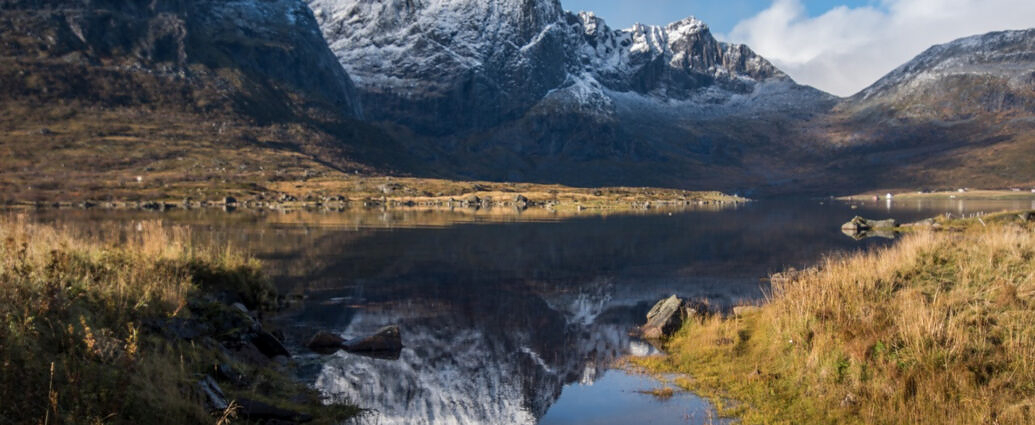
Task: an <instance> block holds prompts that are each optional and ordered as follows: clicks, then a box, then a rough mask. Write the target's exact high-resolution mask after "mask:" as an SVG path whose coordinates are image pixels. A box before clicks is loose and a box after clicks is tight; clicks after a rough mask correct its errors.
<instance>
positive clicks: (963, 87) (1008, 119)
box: [809, 29, 1035, 189]
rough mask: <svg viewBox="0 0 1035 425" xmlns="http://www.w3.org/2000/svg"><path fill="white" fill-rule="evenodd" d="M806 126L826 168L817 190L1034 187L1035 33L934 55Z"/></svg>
mask: <svg viewBox="0 0 1035 425" xmlns="http://www.w3.org/2000/svg"><path fill="white" fill-rule="evenodd" d="M810 125H811V127H809V130H810V131H811V132H812V133H811V135H812V136H814V137H816V138H817V139H818V142H817V143H819V145H820V146H822V148H823V149H829V150H830V153H831V156H832V158H833V159H832V162H831V164H832V165H830V166H829V167H827V168H826V169H824V170H822V171H821V172H820V173H819V174H821V175H822V176H823V179H824V180H825V181H824V182H818V181H817V182H815V183H814V184H816V185H820V184H825V185H829V184H830V180H829V178H830V177H831V176H833V177H834V178H836V179H837V180H836V181H837V183H836V184H835V187H838V186H841V187H845V188H849V189H860V188H865V189H873V188H882V187H884V188H890V187H1007V186H1012V185H1031V184H1035V29H1032V30H1024V31H1004V32H994V33H989V34H984V35H979V36H973V37H967V38H962V39H959V40H956V41H953V42H951V43H947V44H943V45H938V46H934V47H932V48H930V49H928V50H927V51H925V52H924V53H922V54H920V55H919V56H917V57H916V58H914V59H913V60H911V61H910V62H908V63H906V64H905V65H902V66H901V67H899V68H898V69H896V70H894V71H893V72H891V73H890V74H888V75H887V76H885V77H884V78H882V79H881V80H879V81H877V82H876V83H875V84H873V85H872V86H870V87H868V88H866V89H865V90H863V91H861V92H860V93H858V94H856V95H855V96H852V97H851V98H848V99H845V100H843V101H842V102H841V103H840V104H839V105H838V106H837V107H835V108H834V109H833V110H832V112H831V114H830V115H829V116H826V117H823V118H822V119H820V120H816V121H814V122H812V123H810ZM907 185H909V186H907Z"/></svg>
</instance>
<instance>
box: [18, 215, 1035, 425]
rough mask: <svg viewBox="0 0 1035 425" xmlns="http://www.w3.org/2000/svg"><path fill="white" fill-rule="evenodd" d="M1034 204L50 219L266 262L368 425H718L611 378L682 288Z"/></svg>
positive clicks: (299, 342) (726, 299)
mask: <svg viewBox="0 0 1035 425" xmlns="http://www.w3.org/2000/svg"><path fill="white" fill-rule="evenodd" d="M1028 208H1035V205H1033V202H1031V201H1002V202H992V201H981V202H979V201H924V202H895V203H891V204H890V205H889V204H887V203H885V202H884V201H881V202H869V203H866V204H861V205H857V207H856V209H853V208H852V207H850V206H849V205H848V204H846V203H840V202H833V201H825V202H820V201H794V202H791V201H784V202H776V201H761V202H754V203H750V204H746V205H739V206H735V207H730V208H727V209H725V210H708V211H687V212H679V213H673V214H671V215H669V214H667V213H663V214H660V215H629V216H611V217H567V218H559V217H550V216H549V215H543V214H536V215H531V214H530V215H529V216H527V217H522V216H513V215H501V214H484V213H482V214H469V213H448V212H434V213H430V212H415V211H394V212H377V211H373V212H372V211H366V212H344V213H340V212H333V213H317V212H312V213H305V212H298V213H291V214H280V213H264V214H255V213H247V212H238V213H223V212H216V211H172V212H168V213H161V214H160V213H146V212H125V211H123V212H111V211H96V210H90V211H42V212H36V213H32V214H34V215H36V216H37V217H38V219H40V220H41V221H58V222H65V223H70V224H72V225H76V226H81V227H83V228H102V227H103V226H98V224H99V223H123V222H133V221H138V220H154V219H160V220H162V221H163V223H167V224H179V225H188V226H190V227H191V228H192V233H193V234H194V235H195V237H196V238H198V239H199V240H200V241H201V242H202V243H216V244H225V243H230V244H233V245H235V246H238V247H243V248H245V249H247V250H248V251H249V252H250V253H252V254H253V255H255V256H257V257H259V258H260V259H262V260H263V262H264V265H265V267H266V268H267V269H268V271H269V272H270V274H271V275H272V276H273V277H274V279H275V282H276V283H277V285H278V286H279V287H280V289H281V290H282V291H283V292H285V293H289V294H295V295H297V296H299V297H304V300H303V301H301V303H300V304H299V305H298V306H296V307H295V308H292V309H291V310H290V311H288V312H285V313H284V314H282V315H281V316H279V317H278V318H276V320H275V321H276V323H277V324H278V325H279V326H280V327H282V328H283V329H284V330H285V335H286V343H287V344H288V346H289V347H290V348H291V349H292V350H293V351H294V352H295V353H296V359H297V362H298V363H299V365H300V367H299V370H300V375H301V377H302V378H303V379H305V380H307V381H308V382H310V383H312V384H313V385H314V386H316V387H317V388H319V389H320V390H321V391H323V392H324V393H325V394H326V395H327V397H328V398H329V399H332V400H347V401H351V402H354V403H357V404H359V405H361V406H364V407H367V408H370V409H372V410H373V411H372V413H371V414H370V415H368V416H367V417H365V418H364V419H363V420H362V421H361V422H363V423H370V424H628V423H638V424H709V423H723V421H719V420H717V419H715V417H714V412H712V411H711V410H710V407H709V406H708V404H707V403H706V402H704V401H702V400H700V399H699V398H697V397H695V396H693V395H692V394H687V393H676V394H675V395H674V396H673V397H671V398H667V399H660V398H657V397H654V396H652V395H649V394H645V393H644V392H645V391H649V390H652V389H655V388H660V387H663V386H664V384H662V383H659V382H656V381H654V380H652V379H650V378H647V377H644V376H639V375H636V374H630V373H628V372H625V371H622V370H618V369H615V367H614V365H615V361H616V360H618V359H620V358H622V357H624V356H628V355H649V354H653V353H655V352H656V351H655V349H654V348H653V347H652V346H651V345H649V344H647V343H645V342H643V341H639V340H637V339H636V338H634V337H631V336H630V332H629V331H630V329H632V328H634V327H635V326H637V325H639V324H641V323H642V322H643V320H644V315H645V314H646V312H647V310H648V309H649V308H650V307H651V305H652V304H653V303H654V302H655V301H657V300H658V299H660V298H663V297H666V296H668V295H672V294H678V295H680V296H682V297H690V298H702V299H707V300H709V302H710V303H711V304H712V305H714V306H716V307H717V308H728V307H730V306H732V305H734V304H736V303H739V302H750V301H753V300H757V299H759V298H760V297H762V296H763V293H764V291H765V289H766V282H765V280H764V278H765V277H766V276H767V275H768V274H770V273H772V272H776V271H780V270H782V269H785V268H787V267H797V268H801V267H807V266H809V265H811V264H814V263H815V262H816V261H818V260H819V259H820V258H822V257H823V256H824V255H829V254H832V253H834V252H844V251H852V250H859V249H869V248H872V247H875V246H881V245H887V244H889V243H893V242H892V241H889V240H885V239H868V240H863V241H855V240H853V239H851V238H848V237H846V236H844V235H842V234H841V233H840V231H839V229H840V225H841V224H842V223H844V222H845V221H848V220H849V219H851V218H852V217H853V216H854V215H862V216H865V217H868V218H886V217H893V218H896V219H898V220H900V221H912V220H918V219H921V218H926V217H930V216H933V215H938V214H943V213H946V212H950V213H953V214H956V215H960V214H973V213H976V212H981V211H987V212H991V211H1000V210H1004V209H1028ZM388 324H397V325H399V326H400V327H401V330H402V337H403V343H404V344H405V346H406V348H405V349H404V350H403V352H402V354H401V357H400V358H399V359H396V360H384V359H374V358H367V357H362V356H357V355H353V354H347V353H338V354H336V355H331V356H320V355H315V354H311V353H308V352H307V351H306V350H305V348H304V347H303V345H304V342H305V340H306V339H307V338H308V337H309V336H310V335H312V334H313V333H314V332H315V331H317V330H327V331H331V332H336V333H339V334H341V335H342V336H344V337H347V338H348V337H355V336H361V335H364V334H367V333H370V332H372V331H374V330H376V329H378V328H379V327H381V326H384V325H388Z"/></svg>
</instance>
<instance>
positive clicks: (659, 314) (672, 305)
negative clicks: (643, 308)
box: [640, 295, 707, 339]
mask: <svg viewBox="0 0 1035 425" xmlns="http://www.w3.org/2000/svg"><path fill="white" fill-rule="evenodd" d="M706 310H707V308H706V306H704V305H703V304H690V303H687V302H686V301H684V300H682V299H680V298H679V297H677V296H675V295H673V296H671V297H668V298H666V299H664V300H661V301H658V303H657V304H654V307H652V308H651V309H650V311H649V312H647V323H646V324H644V325H643V326H642V327H641V328H640V330H641V332H642V335H643V337H644V338H647V339H662V338H667V337H670V336H672V334H674V333H675V332H676V331H678V330H679V328H681V327H682V326H683V322H684V321H685V320H686V319H687V318H689V317H694V316H698V315H703V314H704V312H705V311H706Z"/></svg>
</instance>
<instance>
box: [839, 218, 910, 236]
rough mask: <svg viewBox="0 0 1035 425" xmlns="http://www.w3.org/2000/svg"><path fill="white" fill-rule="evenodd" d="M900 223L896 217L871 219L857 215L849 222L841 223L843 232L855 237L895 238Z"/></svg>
mask: <svg viewBox="0 0 1035 425" xmlns="http://www.w3.org/2000/svg"><path fill="white" fill-rule="evenodd" d="M897 228H898V223H897V222H896V221H895V219H887V220H870V219H867V218H862V217H859V216H855V217H854V218H852V219H851V220H850V221H848V222H847V223H845V224H843V225H841V232H842V233H844V234H845V235H847V236H849V237H852V238H854V239H865V238H872V237H879V238H886V239H894V238H895V236H897V234H896V231H897V230H896V229H897Z"/></svg>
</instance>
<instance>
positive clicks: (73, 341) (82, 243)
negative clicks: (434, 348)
mask: <svg viewBox="0 0 1035 425" xmlns="http://www.w3.org/2000/svg"><path fill="white" fill-rule="evenodd" d="M112 241H118V242H117V243H114V242H112ZM229 300H236V301H239V302H241V303H243V304H245V305H247V306H248V307H249V308H251V309H254V310H257V311H261V310H263V309H268V308H270V307H272V306H274V305H275V304H276V296H275V294H274V292H273V289H272V286H271V285H270V283H269V282H268V281H267V280H266V278H265V277H264V276H263V274H262V272H261V271H260V269H259V266H258V264H257V263H256V262H255V261H254V260H252V259H249V258H246V257H243V256H240V255H237V254H236V253H234V252H233V251H232V250H229V249H225V250H206V249H200V248H198V247H195V246H192V245H191V243H190V235H189V233H188V231H187V230H186V229H176V228H166V227H163V226H162V225H161V224H160V223H158V222H143V223H135V224H134V225H132V226H129V225H127V226H126V227H125V228H121V229H114V230H112V231H111V232H104V231H96V232H94V234H92V235H86V234H73V233H72V232H71V231H69V230H66V229H62V228H57V227H53V226H49V225H41V224H37V223H33V222H32V221H31V220H30V219H27V218H25V217H24V216H21V217H6V218H0V400H3V401H2V402H0V424H6V423H12V424H55V423H68V424H79V423H83V424H87V423H88V424H94V423H148V424H164V423H168V424H185V423H216V422H217V421H219V420H220V419H223V422H222V423H228V422H226V420H227V419H231V420H232V419H233V416H234V415H233V413H235V411H234V410H235V409H233V408H230V409H227V411H225V412H209V411H208V410H209V409H206V408H205V407H204V406H205V398H204V397H203V396H202V395H201V394H199V391H198V390H197V388H198V382H199V380H200V379H202V378H203V377H205V376H216V377H217V379H219V378H218V377H220V376H226V375H230V376H237V377H239V379H235V381H236V382H227V381H226V380H223V379H221V380H220V383H219V384H220V385H221V386H222V388H223V389H224V391H225V392H226V396H227V399H228V400H237V399H243V398H248V399H251V400H261V401H262V402H264V403H268V404H270V405H274V406H277V407H280V408H285V409H292V410H295V411H298V412H303V413H306V414H309V415H313V416H315V417H316V419H317V422H324V423H333V422H334V421H336V420H338V419H341V418H343V417H347V416H350V415H354V414H356V413H357V411H356V409H355V408H350V407H347V406H337V407H324V406H321V405H320V403H319V397H318V395H317V394H315V393H314V392H313V391H311V390H309V389H307V388H306V387H305V385H303V384H302V383H300V382H296V381H295V380H294V379H293V378H292V377H291V375H290V373H289V368H287V367H284V366H278V365H276V364H274V362H265V361H264V360H262V359H259V360H253V361H244V360H241V359H240V357H238V356H235V354H234V350H233V349H232V348H229V347H232V346H233V345H232V344H231V342H232V341H238V342H240V340H241V338H242V337H243V335H244V333H243V332H245V331H243V330H242V329H238V328H235V326H236V325H234V323H242V321H245V322H246V321H248V320H250V319H247V318H245V317H243V316H242V314H244V313H242V312H240V310H237V309H235V308H233V307H230V306H228V305H227V303H228V302H229ZM226 323H230V324H229V325H228V324H226ZM177 327H179V328H191V327H193V328H196V329H201V331H198V332H195V334H194V335H190V336H189V337H184V336H179V335H176V332H175V329H176V328H177ZM220 367H222V370H223V373H222V375H220V374H219V373H217V372H216V369H218V368H220Z"/></svg>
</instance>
